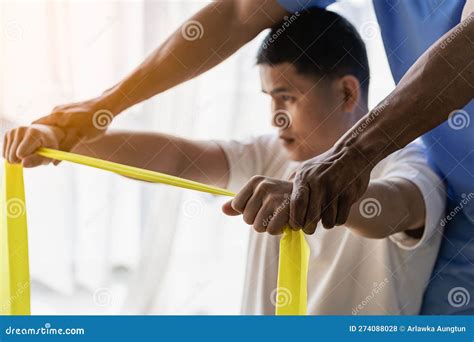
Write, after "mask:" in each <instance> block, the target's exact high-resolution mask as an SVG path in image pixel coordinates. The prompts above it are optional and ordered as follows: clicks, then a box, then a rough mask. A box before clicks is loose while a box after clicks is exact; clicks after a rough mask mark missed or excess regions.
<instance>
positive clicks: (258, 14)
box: [35, 0, 287, 150]
mask: <svg viewBox="0 0 474 342" xmlns="http://www.w3.org/2000/svg"><path fill="white" fill-rule="evenodd" d="M285 14H287V12H286V10H285V9H284V8H283V7H281V6H280V5H279V4H278V2H277V1H276V0H221V1H216V2H213V3H211V4H209V5H207V6H206V7H204V8H203V9H202V10H201V11H199V12H198V13H197V14H195V15H194V16H192V17H191V18H189V19H188V20H187V21H185V22H184V23H183V25H182V26H181V28H180V29H178V30H177V31H176V32H174V33H173V34H172V35H171V36H170V37H169V38H168V39H167V40H166V41H165V42H164V43H163V44H162V45H161V46H159V47H158V48H157V49H156V50H155V51H154V52H153V53H151V55H150V56H148V58H146V59H145V60H144V61H143V63H141V64H140V65H139V66H138V67H137V68H136V69H135V70H133V71H132V72H131V73H130V74H129V75H128V76H127V77H125V78H124V79H123V80H122V81H120V82H119V83H118V84H116V85H115V86H113V87H112V88H110V89H108V90H106V91H105V92H104V93H103V94H102V95H101V96H98V97H97V98H94V99H90V100H87V101H83V102H78V103H72V104H67V105H63V106H58V107H56V108H54V109H53V111H52V113H51V114H49V115H48V116H46V117H43V118H41V119H39V120H37V121H35V123H39V124H45V125H53V126H58V127H61V128H63V129H64V130H65V133H66V135H65V137H64V140H63V141H62V142H61V149H63V150H70V149H71V148H72V147H73V146H74V145H75V144H76V143H77V142H79V141H80V140H82V139H84V138H86V139H88V138H94V137H96V136H99V135H101V134H103V132H104V131H103V129H102V130H101V129H97V128H96V127H94V125H93V124H92V123H93V121H94V113H96V112H98V111H103V110H106V111H108V113H110V115H109V116H110V118H109V119H110V120H109V121H111V119H112V117H114V116H116V115H118V114H120V113H121V112H122V111H124V110H125V109H127V108H129V107H131V106H133V105H134V104H137V103H139V102H142V101H144V100H146V99H148V98H150V97H152V96H154V95H157V94H159V93H161V92H164V91H165V90H167V89H170V88H172V87H174V86H175V85H178V84H180V83H182V82H185V81H187V80H189V79H191V78H193V77H196V76H198V75H200V74H202V73H203V72H205V71H207V70H209V69H210V68H212V67H214V66H216V65H217V64H219V63H221V62H222V61H223V60H225V59H226V58H227V57H229V56H230V55H232V54H233V53H234V52H235V51H237V50H238V49H239V48H240V47H242V46H243V45H244V44H246V43H247V42H249V41H250V40H251V39H253V38H254V37H255V36H256V35H257V34H258V33H260V32H261V31H262V30H264V29H265V28H268V27H270V26H272V25H273V24H274V23H276V22H279V21H281V20H282V18H283V17H284V16H285ZM186 28H188V29H189V33H190V34H189V35H186V34H184V33H183V31H184V32H186ZM193 30H194V32H195V33H197V39H194V38H193V39H189V37H190V35H191V36H192V32H193ZM192 37H194V36H192ZM102 128H103V127H102Z"/></svg>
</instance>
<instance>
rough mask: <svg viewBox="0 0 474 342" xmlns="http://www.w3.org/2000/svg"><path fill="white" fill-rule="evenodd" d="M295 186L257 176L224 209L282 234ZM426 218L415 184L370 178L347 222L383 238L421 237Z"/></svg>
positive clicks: (259, 228)
mask: <svg viewBox="0 0 474 342" xmlns="http://www.w3.org/2000/svg"><path fill="white" fill-rule="evenodd" d="M292 189H293V183H292V182H288V181H283V180H279V179H274V178H270V177H264V176H255V177H253V178H252V179H250V180H249V181H248V183H247V184H246V185H245V186H244V187H243V188H242V190H240V191H239V193H238V194H237V196H235V198H234V199H232V200H230V201H228V202H227V203H226V204H224V207H223V211H224V213H225V214H227V215H231V216H235V215H243V219H244V221H245V222H246V223H247V224H251V225H253V227H254V229H255V230H256V231H258V232H268V233H269V234H272V235H275V234H280V233H281V232H282V231H283V227H284V226H285V225H286V224H287V223H288V220H289V212H290V207H289V198H290V196H291V193H292ZM424 222H425V204H424V201H423V197H422V195H421V192H420V191H419V190H418V188H417V187H416V185H414V184H413V183H411V182H410V181H408V180H406V179H402V178H392V179H387V180H379V181H377V180H376V181H371V182H370V184H369V186H368V188H367V191H366V192H365V194H364V195H363V196H362V198H361V199H360V201H359V202H357V203H355V204H354V205H353V206H352V208H351V211H350V214H349V218H348V220H347V223H346V226H347V227H348V228H349V229H351V230H354V232H355V233H357V234H359V235H362V236H364V237H367V238H374V239H382V238H385V237H388V236H390V235H392V234H395V233H398V232H403V231H405V232H407V234H410V235H411V236H414V237H420V236H421V233H422V232H423V230H422V228H423V226H424ZM316 224H317V222H316Z"/></svg>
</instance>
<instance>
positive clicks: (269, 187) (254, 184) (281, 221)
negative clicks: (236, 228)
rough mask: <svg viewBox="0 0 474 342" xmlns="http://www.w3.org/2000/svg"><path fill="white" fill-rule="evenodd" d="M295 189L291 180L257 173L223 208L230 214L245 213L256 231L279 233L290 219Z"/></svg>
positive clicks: (246, 218) (244, 215)
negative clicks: (287, 180)
mask: <svg viewBox="0 0 474 342" xmlns="http://www.w3.org/2000/svg"><path fill="white" fill-rule="evenodd" d="M292 189H293V183H292V182H286V181H282V180H279V179H275V178H270V177H264V176H254V177H253V178H252V179H250V180H249V181H248V182H247V184H246V185H245V186H244V187H243V188H242V190H240V192H239V193H238V194H237V196H236V197H235V198H234V199H232V200H230V201H228V202H227V203H225V204H224V206H223V208H222V210H223V212H224V213H225V214H226V215H230V216H236V215H243V219H244V221H245V222H246V223H247V224H250V225H252V226H253V228H254V229H255V230H256V231H257V232H260V233H263V232H267V233H269V234H271V235H278V234H281V233H283V228H284V227H285V225H286V224H287V223H288V220H289V214H290V196H291V192H292Z"/></svg>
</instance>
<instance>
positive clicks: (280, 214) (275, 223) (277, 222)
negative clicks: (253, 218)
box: [267, 210, 290, 235]
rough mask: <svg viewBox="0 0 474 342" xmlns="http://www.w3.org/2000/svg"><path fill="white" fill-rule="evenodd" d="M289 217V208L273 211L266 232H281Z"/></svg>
mask: <svg viewBox="0 0 474 342" xmlns="http://www.w3.org/2000/svg"><path fill="white" fill-rule="evenodd" d="M289 217H290V214H289V210H281V211H276V212H274V213H273V216H272V218H271V220H270V222H269V223H268V225H267V233H269V234H270V235H279V234H282V233H283V228H284V226H285V225H286V224H287V223H288V219H289Z"/></svg>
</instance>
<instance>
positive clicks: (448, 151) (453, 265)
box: [279, 0, 474, 314]
mask: <svg viewBox="0 0 474 342" xmlns="http://www.w3.org/2000/svg"><path fill="white" fill-rule="evenodd" d="M332 2H334V1H329V0H326V1H314V0H313V1H291V0H279V3H280V4H281V5H283V6H284V7H285V8H287V9H288V10H289V11H298V10H299V11H301V10H302V9H303V8H304V7H307V6H312V5H313V6H327V5H328V4H330V3H332ZM298 3H302V4H299V5H298ZM303 3H304V4H303ZM465 3H466V2H465V1H385V0H383V1H382V0H375V1H374V9H375V13H376V15H377V19H378V22H379V25H380V30H381V34H382V38H383V42H384V46H385V49H386V53H387V57H388V60H389V63H390V67H391V71H392V75H393V78H394V79H395V82H396V83H397V84H398V83H399V82H400V80H401V78H402V77H403V76H404V75H405V73H406V72H407V70H408V69H409V68H410V67H411V66H412V65H413V64H414V63H415V62H416V60H417V59H418V58H419V57H420V56H421V55H422V54H423V53H424V52H425V51H426V50H427V49H428V48H429V47H430V46H431V45H432V44H433V43H434V42H435V41H436V40H437V39H439V38H440V37H441V36H442V35H443V34H445V33H446V32H448V31H449V30H450V29H451V28H453V27H454V26H455V25H457V24H458V23H459V22H460V21H461V13H462V11H463V8H464V6H465ZM470 37H471V39H472V38H474V37H472V36H470ZM470 43H471V51H472V44H474V41H473V40H471V42H470ZM441 44H442V45H441V47H444V48H446V47H445V45H446V44H449V43H447V42H446V43H441ZM466 45H467V46H468V45H469V41H466ZM471 53H472V52H471ZM471 60H474V54H472V55H471ZM460 72H461V70H460ZM470 72H471V73H472V67H471V68H470ZM473 87H474V85H473V84H472V83H471V84H470V89H471V94H473V95H474V88H473ZM473 95H471V98H472V97H473ZM472 113H474V101H472V100H471V101H470V103H469V104H468V105H467V106H466V107H464V109H463V110H456V111H453V112H452V115H451V119H450V120H449V121H448V122H445V123H444V124H441V125H439V126H438V127H436V128H434V129H433V130H431V131H429V132H428V133H426V134H424V135H423V140H424V142H425V145H426V146H427V149H428V154H429V158H430V161H431V163H432V166H433V167H434V168H435V169H436V170H437V171H438V172H439V173H440V174H441V176H442V177H443V178H444V179H445V180H446V183H447V186H448V191H449V192H448V201H447V204H448V211H447V218H448V217H449V221H447V220H446V222H445V238H444V241H443V244H442V246H441V250H440V253H439V256H438V262H437V264H436V266H435V269H434V270H433V275H432V279H431V281H430V283H429V284H428V288H427V291H426V293H425V298H424V304H423V308H422V313H424V314H473V313H474V298H473V300H472V301H471V300H470V296H471V295H473V296H474V272H473V271H472V270H473V266H474V200H473V199H474V125H472V124H470V119H471V117H472ZM413 115H417V113H413ZM457 211H460V213H458V214H454V213H455V212H456V213H457ZM451 212H453V215H452V216H453V217H452V218H451V215H450V213H451Z"/></svg>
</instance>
